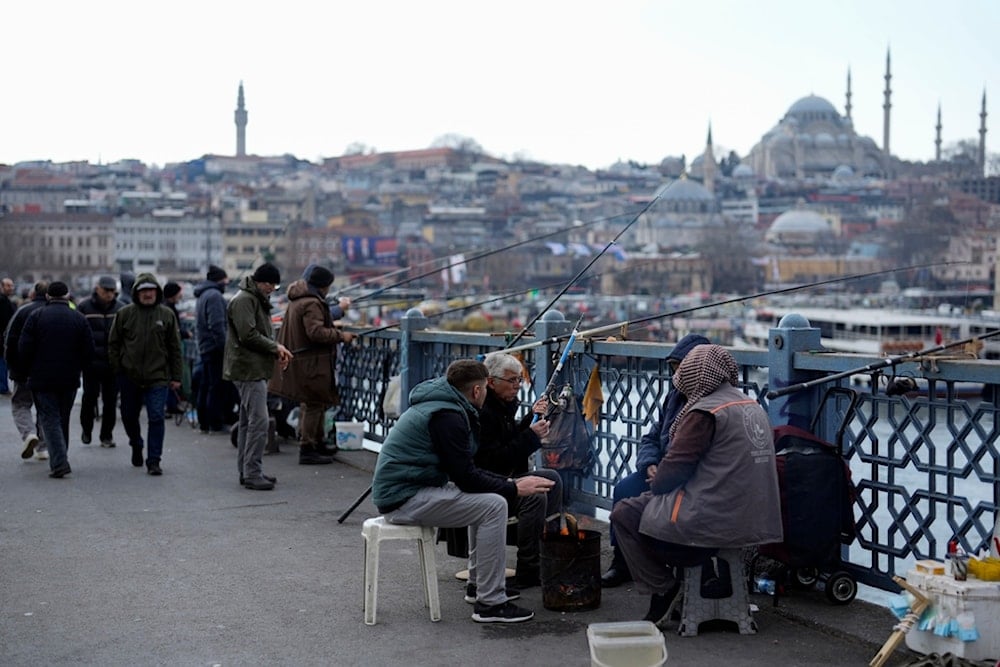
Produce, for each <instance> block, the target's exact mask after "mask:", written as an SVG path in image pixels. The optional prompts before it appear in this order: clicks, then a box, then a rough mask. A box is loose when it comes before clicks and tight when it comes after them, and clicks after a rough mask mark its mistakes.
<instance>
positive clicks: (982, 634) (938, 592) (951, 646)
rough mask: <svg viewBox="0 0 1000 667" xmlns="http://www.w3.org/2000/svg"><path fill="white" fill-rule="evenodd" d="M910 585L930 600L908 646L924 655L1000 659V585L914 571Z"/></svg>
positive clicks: (920, 570)
mask: <svg viewBox="0 0 1000 667" xmlns="http://www.w3.org/2000/svg"><path fill="white" fill-rule="evenodd" d="M906 581H907V583H909V584H910V585H911V586H913V587H914V588H916V589H918V590H919V591H920V592H921V593H923V594H924V595H926V596H927V597H928V598H930V601H931V604H930V607H929V609H928V611H925V612H924V614H923V616H922V617H921V620H920V621H919V622H918V624H917V625H916V626H914V627H913V628H912V629H911V630H910V631H909V632H908V633H906V645H907V646H908V647H909V648H911V649H913V650H914V651H919V652H920V653H938V654H944V653H951V654H953V655H956V656H959V657H961V658H966V659H969V660H986V659H990V660H997V659H1000V582H997V581H981V580H979V579H975V578H973V577H969V578H968V580H967V581H955V578H954V577H953V576H952V575H951V574H947V573H945V574H933V573H932V572H931V571H927V568H918V569H914V570H911V571H910V572H909V573H907V575H906Z"/></svg>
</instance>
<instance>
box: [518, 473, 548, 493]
mask: <svg viewBox="0 0 1000 667" xmlns="http://www.w3.org/2000/svg"><path fill="white" fill-rule="evenodd" d="M514 483H515V484H516V485H517V495H519V496H533V495H535V494H536V493H546V492H547V491H548V490H549V489H551V488H552V487H553V486H555V484H556V483H555V482H553V481H552V480H551V479H548V478H546V477H539V476H538V475H525V476H524V477H518V478H517V479H515V480H514Z"/></svg>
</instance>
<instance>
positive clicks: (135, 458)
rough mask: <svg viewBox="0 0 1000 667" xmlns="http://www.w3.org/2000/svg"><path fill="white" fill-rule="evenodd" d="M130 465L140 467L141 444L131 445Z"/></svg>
mask: <svg viewBox="0 0 1000 667" xmlns="http://www.w3.org/2000/svg"><path fill="white" fill-rule="evenodd" d="M132 465H134V466H135V467H136V468H141V467H142V445H132Z"/></svg>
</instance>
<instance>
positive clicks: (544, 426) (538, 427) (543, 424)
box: [528, 419, 549, 440]
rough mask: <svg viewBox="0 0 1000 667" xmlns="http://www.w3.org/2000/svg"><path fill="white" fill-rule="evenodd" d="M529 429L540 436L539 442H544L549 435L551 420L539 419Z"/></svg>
mask: <svg viewBox="0 0 1000 667" xmlns="http://www.w3.org/2000/svg"><path fill="white" fill-rule="evenodd" d="M528 428H530V429H531V430H532V431H533V432H534V434H535V435H537V436H538V439H539V440H544V439H545V438H546V437H548V435H549V420H548V419H539V420H538V421H536V422H535V423H534V424H532V425H531V426H529V427H528Z"/></svg>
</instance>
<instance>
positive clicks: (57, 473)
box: [49, 463, 73, 479]
mask: <svg viewBox="0 0 1000 667" xmlns="http://www.w3.org/2000/svg"><path fill="white" fill-rule="evenodd" d="M71 472H73V471H72V470H71V469H70V467H69V464H68V463H64V464H62V465H61V466H59V467H58V468H55V469H53V470H51V471H49V477H54V478H55V479H61V478H63V477H65V476H66V475H68V474H70V473H71Z"/></svg>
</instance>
